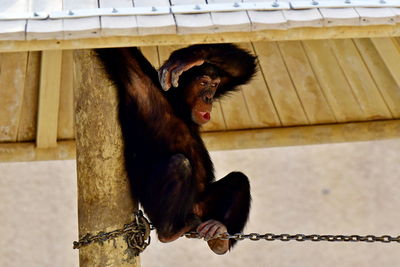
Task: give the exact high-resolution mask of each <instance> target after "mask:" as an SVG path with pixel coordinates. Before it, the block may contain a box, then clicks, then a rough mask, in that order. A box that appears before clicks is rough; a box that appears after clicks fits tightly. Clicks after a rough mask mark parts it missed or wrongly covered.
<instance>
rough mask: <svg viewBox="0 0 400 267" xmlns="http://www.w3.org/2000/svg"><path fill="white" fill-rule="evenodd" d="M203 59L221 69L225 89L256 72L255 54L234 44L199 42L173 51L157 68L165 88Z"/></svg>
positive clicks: (199, 63)
mask: <svg viewBox="0 0 400 267" xmlns="http://www.w3.org/2000/svg"><path fill="white" fill-rule="evenodd" d="M204 62H208V63H210V64H213V65H215V66H216V67H217V68H219V69H220V70H221V71H222V77H221V78H223V79H222V83H223V84H222V85H223V86H224V87H225V88H224V89H225V90H224V91H229V90H232V89H233V87H235V86H238V85H241V84H245V83H247V82H248V81H249V80H250V78H251V77H252V76H253V75H254V73H255V72H256V57H254V56H253V55H251V54H250V53H249V52H247V51H246V50H244V49H241V48H239V47H237V46H236V45H233V44H200V45H192V46H189V47H186V48H183V49H179V50H176V51H174V52H173V53H172V54H171V56H170V57H169V59H168V60H167V61H166V62H165V63H164V65H163V66H162V67H161V68H160V70H159V80H160V83H161V85H162V87H163V89H164V90H168V89H169V88H170V87H171V86H174V87H177V86H178V81H179V76H180V75H181V74H182V73H183V72H184V71H187V70H188V69H190V68H192V67H194V66H199V65H201V64H203V63H204Z"/></svg>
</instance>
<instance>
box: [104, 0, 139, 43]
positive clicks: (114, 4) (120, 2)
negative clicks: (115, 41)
mask: <svg viewBox="0 0 400 267" xmlns="http://www.w3.org/2000/svg"><path fill="white" fill-rule="evenodd" d="M99 6H100V7H101V8H107V7H108V8H130V7H133V1H132V0H100V1H99ZM100 22H101V34H102V35H103V36H104V35H105V36H107V35H136V34H138V28H137V19H136V16H117V17H112V16H101V17H100Z"/></svg>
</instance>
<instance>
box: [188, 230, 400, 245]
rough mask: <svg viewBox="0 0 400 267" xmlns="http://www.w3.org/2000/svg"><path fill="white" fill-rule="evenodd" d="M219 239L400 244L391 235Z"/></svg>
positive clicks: (223, 236)
mask: <svg viewBox="0 0 400 267" xmlns="http://www.w3.org/2000/svg"><path fill="white" fill-rule="evenodd" d="M185 236H186V237H187V238H200V236H199V234H198V233H197V232H189V233H186V234H185ZM218 238H219V239H222V240H228V239H234V240H244V239H249V240H252V241H259V240H266V241H276V240H280V241H283V242H287V241H299V242H303V241H313V242H320V241H328V242H368V243H372V242H382V243H390V242H397V243H400V236H397V237H393V236H390V235H383V236H375V235H365V236H362V235H317V234H312V235H304V234H295V235H290V234H272V233H267V234H257V233H251V234H243V233H238V234H233V235H230V234H228V233H225V234H221V235H219V236H218Z"/></svg>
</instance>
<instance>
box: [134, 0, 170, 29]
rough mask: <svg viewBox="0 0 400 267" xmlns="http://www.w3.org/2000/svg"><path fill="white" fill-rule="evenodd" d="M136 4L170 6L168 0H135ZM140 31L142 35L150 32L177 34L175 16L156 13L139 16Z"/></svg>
mask: <svg viewBox="0 0 400 267" xmlns="http://www.w3.org/2000/svg"><path fill="white" fill-rule="evenodd" d="M133 3H134V6H139V7H140V6H154V7H157V6H169V1H168V0H133ZM137 26H138V33H139V34H140V35H150V34H152V35H153V34H175V33H176V25H175V20H174V16H173V15H172V14H168V15H154V16H137Z"/></svg>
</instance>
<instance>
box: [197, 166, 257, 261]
mask: <svg viewBox="0 0 400 267" xmlns="http://www.w3.org/2000/svg"><path fill="white" fill-rule="evenodd" d="M250 204H251V196H250V184H249V180H248V178H247V177H246V175H244V174H243V173H241V172H231V173H230V174H228V175H227V176H225V177H224V178H222V179H220V180H218V181H217V182H214V183H212V184H211V185H209V187H208V188H206V192H205V194H204V197H203V198H202V201H201V202H200V204H199V205H200V207H201V208H200V209H201V210H202V216H201V218H202V220H203V221H204V223H202V224H201V225H200V226H199V227H198V229H199V230H200V232H202V233H204V234H206V235H208V238H210V236H209V235H210V234H213V233H214V230H215V228H218V227H221V226H220V225H218V223H221V224H222V225H224V226H225V227H226V229H227V231H228V233H230V234H235V233H239V232H242V231H243V228H244V226H245V224H246V222H247V219H248V216H249V210H250ZM204 227H208V229H210V231H211V233H210V232H207V230H208V229H207V228H206V231H203V229H204ZM213 229H214V230H213ZM235 243H236V240H229V241H228V240H220V239H211V240H209V241H208V245H209V246H210V248H211V249H212V250H213V251H214V252H215V253H217V254H224V253H225V252H226V251H227V250H228V249H229V248H231V247H232V246H233V245H234V244H235Z"/></svg>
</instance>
